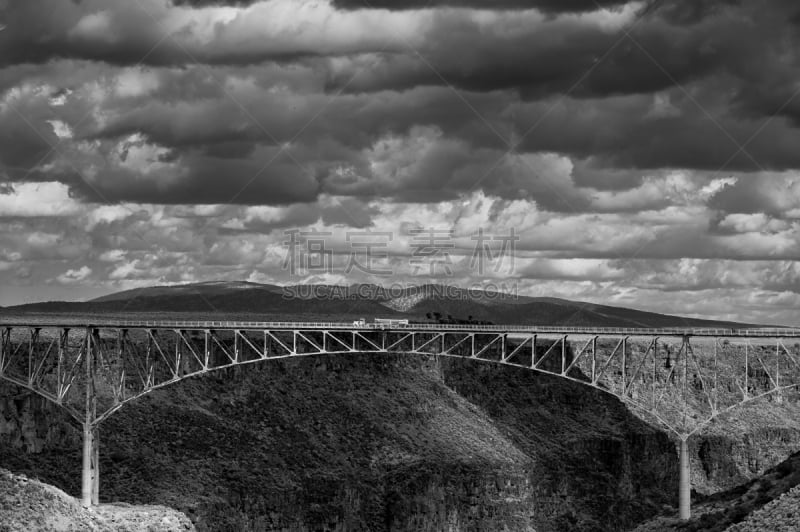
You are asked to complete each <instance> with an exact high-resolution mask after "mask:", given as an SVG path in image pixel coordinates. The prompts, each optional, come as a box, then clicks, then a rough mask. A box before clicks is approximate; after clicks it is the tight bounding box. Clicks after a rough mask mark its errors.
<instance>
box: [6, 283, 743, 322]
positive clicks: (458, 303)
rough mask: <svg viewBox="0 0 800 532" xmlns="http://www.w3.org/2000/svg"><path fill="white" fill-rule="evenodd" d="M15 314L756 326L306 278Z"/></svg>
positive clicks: (185, 289)
mask: <svg viewBox="0 0 800 532" xmlns="http://www.w3.org/2000/svg"><path fill="white" fill-rule="evenodd" d="M0 312H2V313H4V314H9V313H14V314H17V313H25V314H29V313H48V314H76V313H77V314H115V315H116V314H141V313H147V314H158V313H181V314H183V315H192V316H193V317H194V318H195V319H199V317H200V316H213V317H215V318H222V317H223V316H231V315H236V316H246V317H248V318H251V319H254V320H259V319H265V320H266V319H295V318H298V317H305V318H308V319H328V320H343V319H350V318H353V317H365V318H367V319H370V318H372V317H391V316H395V317H405V318H408V319H411V320H414V321H440V322H459V321H461V322H463V321H467V320H468V321H473V320H474V321H482V322H492V323H497V324H501V323H502V324H524V325H563V326H598V327H725V328H735V327H751V326H753V325H752V324H745V323H737V322H730V321H724V320H713V319H698V318H685V317H681V316H674V315H669V314H659V313H655V312H647V311H642V310H636V309H630V308H624V307H615V306H611V305H600V304H596V303H586V302H580V301H570V300H566V299H559V298H554V297H530V296H517V295H514V294H507V293H502V292H492V291H485V290H475V289H464V288H459V287H455V286H449V285H433V284H426V285H419V286H409V287H402V288H398V287H391V288H387V287H382V286H379V285H372V284H353V285H349V286H341V285H324V284H307V285H290V286H277V285H271V284H261V283H253V282H247V281H217V282H202V283H191V284H184V285H172V286H153V287H145V288H135V289H131V290H124V291H121V292H116V293H113V294H109V295H105V296H102V297H98V298H96V299H92V300H90V301H86V302H66V301H51V302H43V303H30V304H25V305H16V306H13V307H6V308H3V309H0Z"/></svg>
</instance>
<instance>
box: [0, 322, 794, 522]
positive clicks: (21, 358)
mask: <svg viewBox="0 0 800 532" xmlns="http://www.w3.org/2000/svg"><path fill="white" fill-rule="evenodd" d="M337 353H338V354H343V353H376V354H378V353H408V354H421V355H435V356H450V357H461V358H465V359H471V360H478V361H484V362H492V363H497V364H504V365H508V366H513V367H518V368H524V369H528V370H532V371H537V372H539V373H542V374H548V375H552V376H556V377H560V378H563V379H567V380H570V381H573V382H577V383H580V384H583V385H586V386H590V387H593V388H596V389H599V390H601V391H603V392H605V393H609V394H611V395H614V396H615V397H617V398H618V399H619V400H620V401H622V402H623V403H625V404H626V405H627V406H628V407H630V408H631V409H632V410H633V411H634V412H636V413H637V414H639V415H640V416H641V417H643V418H645V419H648V420H650V421H652V422H654V423H656V424H658V425H661V426H662V427H664V428H666V429H668V430H670V431H672V432H673V433H674V434H675V435H676V436H677V439H678V441H679V445H678V447H679V457H680V464H681V467H680V485H679V490H678V491H679V507H680V515H681V517H683V518H688V517H689V516H690V491H691V485H690V479H689V459H688V444H687V439H688V438H689V436H691V435H692V434H695V433H697V432H698V431H699V430H701V429H702V428H703V427H705V426H706V425H708V424H709V423H711V422H712V421H714V420H715V419H716V418H718V417H719V416H720V415H722V414H724V413H727V412H729V411H731V410H733V409H735V408H736V407H738V406H740V405H743V404H746V403H749V402H751V401H753V400H756V399H759V398H763V397H772V398H773V400H776V401H783V400H798V398H800V394H799V393H798V389H797V387H798V385H800V329H797V328H782V329H779V328H770V329H755V328H752V329H680V328H670V329H637V328H629V329H623V328H596V327H530V326H502V325H489V326H484V325H479V326H470V325H444V324H411V325H392V326H391V327H389V326H381V325H376V324H352V323H350V324H348V323H336V322H329V323H323V322H310V323H300V322H228V321H225V322H221V321H111V320H108V321H103V322H94V323H86V322H81V321H78V320H71V321H67V320H62V321H59V322H52V321H51V322H44V321H38V322H37V321H30V320H29V321H25V320H23V319H17V320H12V319H6V320H5V323H0V379H2V380H5V381H8V382H10V383H13V384H15V385H17V386H20V387H23V388H26V389H28V390H30V391H32V392H34V393H36V394H38V395H40V396H42V397H44V398H46V399H48V400H49V401H52V402H53V403H55V404H57V405H59V406H61V407H62V408H64V410H66V411H67V412H68V413H69V414H70V416H71V417H72V418H73V419H74V420H75V421H76V422H77V423H78V424H79V425H80V426H81V427H82V429H83V442H84V443H83V471H82V489H81V498H82V502H83V504H84V505H86V506H89V505H92V504H97V502H98V495H99V484H100V483H99V467H98V466H99V427H100V424H101V423H102V422H103V421H104V420H106V419H108V417H109V416H111V415H112V414H113V413H114V412H116V411H117V410H119V409H120V408H121V407H122V406H124V405H125V404H126V403H128V402H130V401H133V400H135V399H137V398H139V397H141V396H143V395H145V394H147V393H149V392H151V391H152V390H155V389H158V388H162V387H164V386H168V385H170V384H173V383H176V382H179V381H181V380H183V379H186V378H189V377H193V376H196V375H202V374H205V373H208V372H211V371H215V370H219V369H225V368H230V367H234V366H238V365H243V364H251V363H255V362H260V361H265V360H272V359H284V358H291V357H299V356H310V355H323V354H337Z"/></svg>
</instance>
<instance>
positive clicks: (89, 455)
mask: <svg viewBox="0 0 800 532" xmlns="http://www.w3.org/2000/svg"><path fill="white" fill-rule="evenodd" d="M86 333H87V334H86V344H85V345H86V356H85V357H84V365H85V370H86V374H85V379H86V403H85V405H84V409H85V410H84V414H85V416H86V417H85V418H84V421H83V464H82V471H81V504H82V505H83V506H84V507H87V508H88V507H89V506H91V505H92V504H97V499H98V493H99V486H100V470H99V468H98V465H99V447H98V443H99V441H98V440H99V433H98V430H97V426H96V425H95V419H96V417H97V397H96V395H95V387H94V346H93V343H94V341H95V337H96V336H97V330H96V329H95V330H93V331H88V330H87V332H86Z"/></svg>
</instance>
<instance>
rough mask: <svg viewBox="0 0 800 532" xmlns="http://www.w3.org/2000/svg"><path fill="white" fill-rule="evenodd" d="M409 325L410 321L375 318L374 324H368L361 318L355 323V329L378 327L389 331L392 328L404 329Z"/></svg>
mask: <svg viewBox="0 0 800 532" xmlns="http://www.w3.org/2000/svg"><path fill="white" fill-rule="evenodd" d="M406 325H408V320H399V319H394V318H374V320H373V322H372V323H371V324H370V323H367V320H365V319H364V318H360V319H358V320H356V321H354V322H353V327H378V328H381V329H387V328H391V327H403V326H406Z"/></svg>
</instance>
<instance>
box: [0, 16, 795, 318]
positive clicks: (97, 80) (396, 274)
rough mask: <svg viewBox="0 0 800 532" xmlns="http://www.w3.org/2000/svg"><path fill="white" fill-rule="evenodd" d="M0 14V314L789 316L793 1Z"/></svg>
mask: <svg viewBox="0 0 800 532" xmlns="http://www.w3.org/2000/svg"><path fill="white" fill-rule="evenodd" d="M0 27H2V28H3V29H2V30H0V305H10V304H16V303H20V302H27V301H38V300H47V299H76V300H77V299H86V298H90V297H93V296H97V295H100V294H104V293H108V292H112V291H116V290H120V289H124V288H131V287H136V286H143V285H151V284H168V283H185V282H193V281H207V280H221V279H228V280H251V281H257V282H267V283H277V284H285V283H296V282H309V281H316V282H336V283H343V284H346V283H351V282H360V281H373V282H378V283H381V284H387V283H391V282H397V283H408V282H422V281H428V280H437V281H440V282H447V283H450V284H456V285H461V286H472V285H485V284H487V283H493V284H495V285H497V286H506V287H509V288H511V289H515V290H518V292H519V293H523V294H529V295H549V296H560V297H566V298H570V299H579V300H586V301H595V302H604V303H610V304H617V305H626V306H633V307H637V308H643V309H649V310H656V311H661V312H671V313H680V314H686V315H693V316H708V317H718V318H732V319H741V320H752V321H758V322H763V323H783V324H790V325H798V322H800V319H798V318H800V311H798V309H800V266H798V262H797V259H798V258H800V178H799V176H800V173H799V172H800V129H798V126H800V95H798V92H800V68H799V67H800V56H799V55H798V50H800V5H798V4H797V2H796V1H795V0H771V1H767V0H763V1H762V0H747V1H745V0H742V1H737V0H692V1H689V0H661V1H639V2H637V1H633V2H629V1H627V0H262V1H257V0H251V1H248V0H227V1H225V0H220V1H213V0H180V1H179V0H174V1H170V0H25V1H22V0H0ZM314 231H316V232H318V234H316V235H314V234H311V235H309V234H308V233H309V232H314ZM480 231H483V233H482V234H483V236H479V235H480V233H479V232H480ZM512 231H513V235H514V237H515V238H514V239H511V238H509V236H510V235H512ZM516 237H518V239H516ZM506 244H507V245H506ZM315 246H316V247H315ZM320 250H321V252H320ZM478 250H480V253H479V252H477V251H478ZM367 251H369V252H370V253H371V257H372V258H371V259H366V258H365V257H366V255H367ZM479 259H480V260H479ZM483 259H486V260H485V261H484V260H483Z"/></svg>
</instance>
